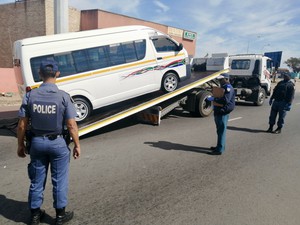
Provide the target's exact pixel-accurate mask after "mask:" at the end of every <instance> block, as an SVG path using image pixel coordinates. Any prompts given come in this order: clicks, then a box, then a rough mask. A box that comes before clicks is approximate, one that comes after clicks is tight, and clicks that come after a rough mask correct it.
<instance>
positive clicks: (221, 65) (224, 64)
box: [206, 53, 229, 71]
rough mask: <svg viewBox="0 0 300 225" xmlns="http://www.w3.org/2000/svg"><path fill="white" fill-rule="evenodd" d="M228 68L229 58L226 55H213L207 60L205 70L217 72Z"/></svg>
mask: <svg viewBox="0 0 300 225" xmlns="http://www.w3.org/2000/svg"><path fill="white" fill-rule="evenodd" d="M228 67H229V56H228V54H227V53H214V54H212V55H211V57H209V58H207V61H206V70H207V71H219V70H224V69H227V68H228Z"/></svg>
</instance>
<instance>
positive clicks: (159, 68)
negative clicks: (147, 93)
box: [124, 59, 185, 78]
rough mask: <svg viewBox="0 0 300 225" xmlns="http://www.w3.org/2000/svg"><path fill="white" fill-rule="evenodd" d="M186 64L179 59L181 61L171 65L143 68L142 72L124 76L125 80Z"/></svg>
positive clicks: (183, 60)
mask: <svg viewBox="0 0 300 225" xmlns="http://www.w3.org/2000/svg"><path fill="white" fill-rule="evenodd" d="M184 64H185V59H179V60H175V61H173V62H170V63H169V64H167V65H165V66H154V67H147V68H143V69H141V70H137V71H134V72H132V73H130V74H128V75H127V76H124V78H128V77H131V76H135V75H141V74H144V73H147V72H149V71H153V70H164V69H166V68H173V67H178V66H182V65H184Z"/></svg>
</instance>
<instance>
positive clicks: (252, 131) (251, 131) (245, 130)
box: [227, 126, 266, 133]
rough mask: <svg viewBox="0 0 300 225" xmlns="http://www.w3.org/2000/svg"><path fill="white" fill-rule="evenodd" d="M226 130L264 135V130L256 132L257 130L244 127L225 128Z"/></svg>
mask: <svg viewBox="0 0 300 225" xmlns="http://www.w3.org/2000/svg"><path fill="white" fill-rule="evenodd" d="M227 129H228V130H234V131H243V132H249V133H266V131H265V130H258V129H250V128H245V127H233V126H227Z"/></svg>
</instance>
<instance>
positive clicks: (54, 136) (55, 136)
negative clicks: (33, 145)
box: [34, 134, 62, 140]
mask: <svg viewBox="0 0 300 225" xmlns="http://www.w3.org/2000/svg"><path fill="white" fill-rule="evenodd" d="M34 137H43V138H48V139H49V140H55V139H56V138H58V137H62V134H46V135H34Z"/></svg>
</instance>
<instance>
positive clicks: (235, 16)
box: [0, 0, 300, 67]
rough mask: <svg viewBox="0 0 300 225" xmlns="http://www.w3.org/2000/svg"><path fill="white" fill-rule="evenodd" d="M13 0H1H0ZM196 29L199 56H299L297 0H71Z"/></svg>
mask: <svg viewBox="0 0 300 225" xmlns="http://www.w3.org/2000/svg"><path fill="white" fill-rule="evenodd" d="M8 2H14V0H0V4H2V3H8ZM69 6H72V7H75V8H77V9H79V10H84V9H101V10H106V11H109V12H113V13H118V14H122V15H127V16H131V17H135V18H138V19H143V20H147V21H152V22H156V23H160V24H164V25H167V26H171V27H176V28H180V29H183V30H189V31H193V32H196V33H197V47H196V55H195V57H204V56H205V55H207V54H209V56H211V54H213V53H228V54H229V55H233V54H243V53H256V54H262V53H264V52H273V51H282V52H283V53H282V54H283V55H282V61H281V67H287V65H286V64H284V61H286V60H287V59H289V58H290V57H296V58H300V1H299V0H284V1H283V0H278V1H274V0H264V1H262V0H251V1H241V0H188V1H182V0H69Z"/></svg>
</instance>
